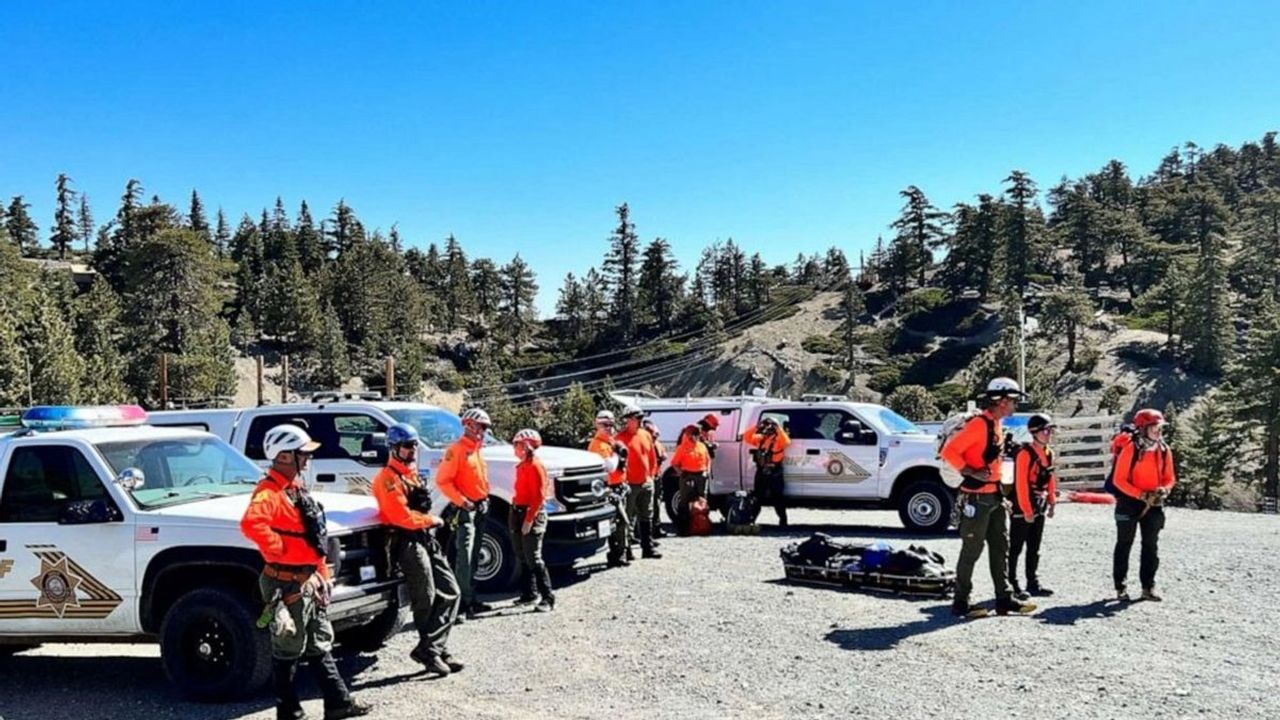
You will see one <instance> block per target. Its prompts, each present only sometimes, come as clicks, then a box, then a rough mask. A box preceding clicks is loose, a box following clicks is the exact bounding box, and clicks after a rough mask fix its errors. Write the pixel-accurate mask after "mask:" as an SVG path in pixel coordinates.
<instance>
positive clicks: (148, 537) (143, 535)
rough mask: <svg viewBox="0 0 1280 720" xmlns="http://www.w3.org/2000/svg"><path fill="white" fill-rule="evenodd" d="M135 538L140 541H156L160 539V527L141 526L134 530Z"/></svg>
mask: <svg viewBox="0 0 1280 720" xmlns="http://www.w3.org/2000/svg"><path fill="white" fill-rule="evenodd" d="M133 539H134V540H137V541H138V542H155V541H157V540H159V539H160V528H158V527H144V526H139V527H138V528H137V529H136V530H134V532H133Z"/></svg>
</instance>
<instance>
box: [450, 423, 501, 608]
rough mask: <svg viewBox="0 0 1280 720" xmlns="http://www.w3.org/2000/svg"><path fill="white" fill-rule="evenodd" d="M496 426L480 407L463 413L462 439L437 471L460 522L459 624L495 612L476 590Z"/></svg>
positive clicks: (456, 566)
mask: <svg viewBox="0 0 1280 720" xmlns="http://www.w3.org/2000/svg"><path fill="white" fill-rule="evenodd" d="M492 424H493V423H492V422H491V421H490V420H489V413H486V412H485V411H484V410H481V409H480V408H471V409H470V410H467V411H465V412H463V413H462V437H460V438H458V439H457V440H456V441H455V442H454V443H453V444H452V445H450V446H449V449H448V450H445V451H444V459H443V460H441V461H440V469H439V470H437V471H436V487H437V488H439V490H440V492H441V493H443V494H444V496H445V497H446V498H448V499H449V502H450V503H451V507H450V508H449V509H448V510H447V511H446V512H448V513H451V514H452V518H451V522H456V523H457V527H456V529H455V530H454V533H453V543H454V548H453V550H454V552H453V572H454V576H455V577H456V578H457V580H458V592H459V594H460V595H461V604H460V605H459V606H458V618H457V620H456V621H455V622H457V623H462V622H463V619H464V618H465V619H468V620H470V619H472V618H474V617H475V616H476V613H482V612H488V611H490V610H492V609H493V606H491V605H489V604H488V603H484V602H480V601H479V600H477V599H476V589H475V572H476V567H477V566H478V565H479V564H480V534H481V533H483V532H484V528H485V522H486V518H488V516H489V468H488V466H487V465H485V462H484V457H483V455H481V451H482V450H484V442H485V436H486V435H487V433H488V432H489V427H490V426H491V425H492Z"/></svg>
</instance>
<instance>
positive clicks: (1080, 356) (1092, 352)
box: [1071, 347, 1102, 389]
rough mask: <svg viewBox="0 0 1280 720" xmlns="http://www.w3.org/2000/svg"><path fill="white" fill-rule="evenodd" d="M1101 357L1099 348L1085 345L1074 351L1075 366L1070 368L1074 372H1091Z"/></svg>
mask: <svg viewBox="0 0 1280 720" xmlns="http://www.w3.org/2000/svg"><path fill="white" fill-rule="evenodd" d="M1101 359H1102V351H1101V350H1099V349H1098V348H1094V347H1087V348H1084V349H1083V350H1080V351H1079V352H1077V353H1076V364H1075V367H1073V368H1071V369H1072V370H1073V371H1075V372H1081V373H1085V372H1093V369H1094V368H1096V367H1097V366H1098V361H1099V360H1101ZM1099 387H1101V386H1099ZM1094 389H1096V388H1094Z"/></svg>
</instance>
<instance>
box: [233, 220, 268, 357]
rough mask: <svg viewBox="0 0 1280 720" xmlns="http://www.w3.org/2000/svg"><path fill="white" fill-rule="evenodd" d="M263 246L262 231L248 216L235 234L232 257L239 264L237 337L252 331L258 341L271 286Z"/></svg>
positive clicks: (237, 276) (237, 273)
mask: <svg viewBox="0 0 1280 720" xmlns="http://www.w3.org/2000/svg"><path fill="white" fill-rule="evenodd" d="M264 256H265V252H264V249H263V240H262V233H261V232H260V230H259V227H258V226H257V225H254V223H253V221H252V220H250V219H249V216H248V215H245V216H244V217H242V218H241V219H240V227H238V228H237V229H236V234H235V235H233V236H232V237H231V260H232V261H233V262H235V263H237V265H236V307H237V308H238V309H237V312H238V313H239V315H238V316H237V318H238V319H237V333H236V334H237V336H239V335H240V334H241V331H243V330H246V329H252V330H251V336H252V337H253V338H254V339H255V340H256V339H257V337H258V336H259V331H260V330H261V328H262V326H263V322H262V320H263V318H262V308H263V293H264V292H265V291H266V285H267V263H266V259H265V257H264Z"/></svg>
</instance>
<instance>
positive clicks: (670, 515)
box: [662, 469, 680, 523]
mask: <svg viewBox="0 0 1280 720" xmlns="http://www.w3.org/2000/svg"><path fill="white" fill-rule="evenodd" d="M679 491H680V477H679V474H678V473H676V471H674V470H670V469H668V470H667V472H665V473H663V475H662V507H663V509H664V510H666V511H667V520H669V521H670V522H673V523H674V522H675V521H676V509H677V508H676V494H677V493H678V492H679Z"/></svg>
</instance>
